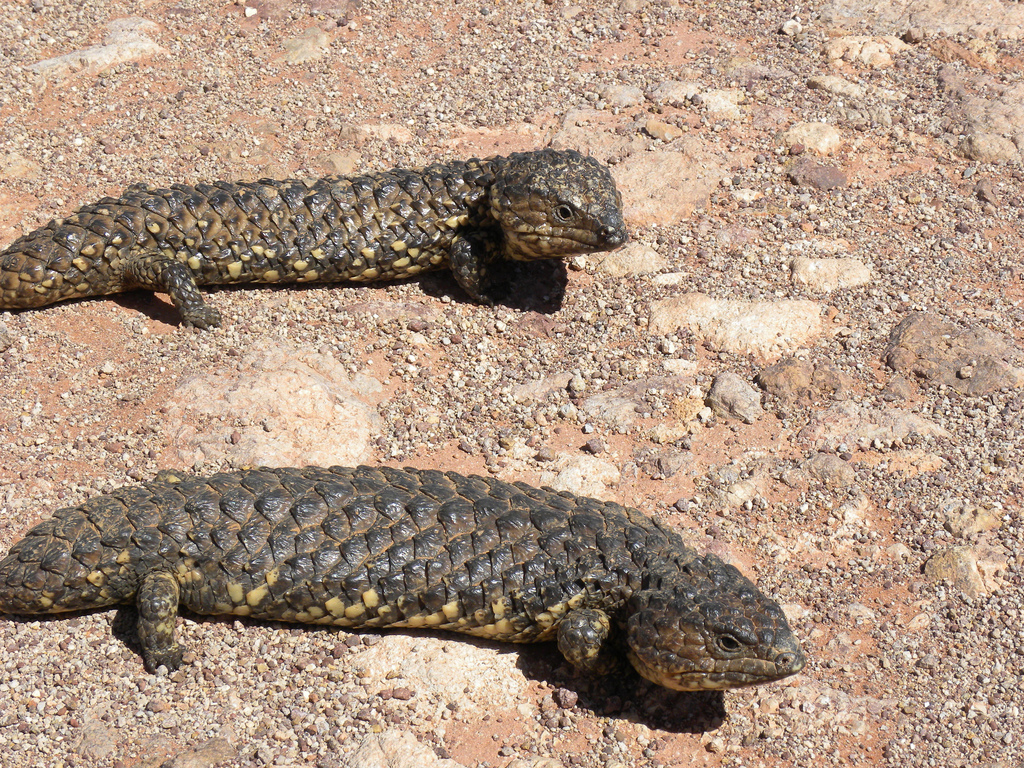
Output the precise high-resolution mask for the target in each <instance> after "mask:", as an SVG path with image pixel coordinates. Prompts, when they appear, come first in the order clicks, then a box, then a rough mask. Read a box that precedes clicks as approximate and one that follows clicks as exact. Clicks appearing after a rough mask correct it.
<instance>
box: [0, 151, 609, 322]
mask: <svg viewBox="0 0 1024 768" xmlns="http://www.w3.org/2000/svg"><path fill="white" fill-rule="evenodd" d="M626 239H627V234H626V229H625V225H624V224H623V221H622V200H621V197H620V195H619V192H618V190H617V189H616V187H615V182H614V181H613V180H612V177H611V174H610V173H609V172H608V169H607V167H605V166H604V165H602V164H601V163H599V162H598V161H597V160H595V159H593V158H592V157H586V156H584V155H581V154H579V153H578V152H575V151H573V150H565V151H556V150H553V149H544V150H538V151H535V152H522V153H513V154H511V155H509V156H508V157H491V158H488V159H486V160H479V159H475V158H474V159H472V160H467V161H465V162H451V163H446V164H440V163H438V164H434V165H429V166H426V167H425V168H418V169H413V170H404V169H400V168H395V169H393V170H390V171H385V172H382V173H371V174H366V175H363V176H328V177H325V178H322V179H318V180H300V179H289V180H285V181H275V180H272V179H262V180H260V181H255V182H246V183H241V182H239V183H236V182H227V181H219V182H215V183H213V184H198V185H196V186H194V187H193V186H187V185H184V184H173V185H172V186H171V187H170V189H162V188H158V187H153V186H149V185H146V184H136V185H134V186H131V187H129V188H128V189H127V190H125V192H124V193H123V194H122V195H121V196H120V197H118V198H113V197H105V198H103V199H102V200H100V201H99V202H97V203H94V204H92V205H86V206H83V207H81V208H79V209H78V210H77V211H76V212H75V213H74V214H72V215H71V216H69V217H68V218H67V219H64V220H63V221H60V222H58V221H51V222H50V223H49V224H47V225H46V226H45V227H42V228H41V229H37V230H36V231H34V232H32V233H30V234H28V235H25V236H23V237H21V238H19V239H18V240H16V241H15V242H14V243H12V244H11V245H10V246H9V247H8V248H7V249H6V250H5V251H3V252H2V253H0V309H18V308H24V307H40V306H44V305H47V304H53V303H54V302H57V301H63V300H65V299H72V298H78V297H83V296H100V295H105V294H111V293H120V292H121V291H127V290H131V289H133V288H144V289H148V290H152V291H161V292H165V293H167V294H168V295H169V296H170V299H171V301H172V302H173V303H174V305H175V306H176V307H177V308H178V311H179V312H180V313H181V318H182V320H183V322H184V323H185V325H191V326H195V327H197V328H212V327H216V326H218V325H220V322H221V317H220V314H219V313H218V312H217V310H216V309H214V308H213V307H210V306H208V305H206V304H205V303H204V302H203V298H202V296H201V295H200V293H199V290H198V288H197V286H201V285H224V284H229V283H251V282H256V283H291V282H298V283H315V282H319V283H324V282H338V281H361V282H369V281H377V280H395V279H399V278H404V277H409V276H411V275H415V274H418V273H420V272H423V271H426V270H431V269H441V268H444V267H449V268H450V269H451V270H452V272H453V273H454V275H455V279H456V280H457V281H458V283H459V285H460V286H462V288H463V289H464V290H465V291H466V293H468V294H469V295H470V296H471V297H472V298H473V299H475V300H476V301H480V302H484V303H487V302H488V293H489V290H490V289H491V288H492V286H491V285H490V284H489V282H488V270H487V268H488V265H489V264H492V263H493V262H495V261H497V260H501V259H511V260H516V261H530V260H534V259H550V258H560V257H564V256H570V255H573V254H580V253H591V252H594V251H603V250H609V249H612V248H615V247H617V246H619V245H622V243H624V242H625V241H626Z"/></svg>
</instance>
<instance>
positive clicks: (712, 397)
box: [707, 371, 764, 424]
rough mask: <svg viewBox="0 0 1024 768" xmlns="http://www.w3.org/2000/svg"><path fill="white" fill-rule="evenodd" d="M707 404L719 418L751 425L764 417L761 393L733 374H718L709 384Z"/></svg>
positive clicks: (728, 372)
mask: <svg viewBox="0 0 1024 768" xmlns="http://www.w3.org/2000/svg"><path fill="white" fill-rule="evenodd" d="M707 403H708V405H709V406H711V410H713V411H714V412H715V413H717V414H718V415H719V416H724V417H726V418H729V419H739V420H740V421H742V422H744V423H746V424H753V423H754V422H755V421H757V420H758V419H759V418H761V416H763V415H764V409H763V408H762V407H761V393H760V392H758V391H757V390H756V389H755V388H754V387H753V386H751V385H750V384H749V383H748V382H747V381H745V380H744V379H742V378H740V377H739V376H737V375H736V374H735V373H732V372H730V371H725V372H723V373H720V374H718V375H717V376H716V377H715V380H714V381H713V382H712V384H711V389H710V391H709V392H708V398H707Z"/></svg>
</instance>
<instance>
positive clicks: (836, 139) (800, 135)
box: [782, 123, 843, 155]
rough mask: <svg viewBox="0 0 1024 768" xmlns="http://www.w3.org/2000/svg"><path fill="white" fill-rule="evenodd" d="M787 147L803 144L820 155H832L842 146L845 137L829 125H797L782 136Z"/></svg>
mask: <svg viewBox="0 0 1024 768" xmlns="http://www.w3.org/2000/svg"><path fill="white" fill-rule="evenodd" d="M782 140H783V143H784V144H785V145H786V146H787V147H792V146H793V145H794V144H802V145H803V146H804V148H806V149H807V150H809V151H811V152H814V153H816V154H819V155H831V154H832V153H833V152H835V151H836V150H837V149H839V145H840V144H842V141H843V135H842V134H841V133H840V132H839V129H837V128H836V127H835V126H832V125H829V124H828V123H797V124H796V125H794V126H793V127H792V128H790V129H789V130H788V131H786V132H785V133H784V134H783V135H782Z"/></svg>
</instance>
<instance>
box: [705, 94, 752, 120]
mask: <svg viewBox="0 0 1024 768" xmlns="http://www.w3.org/2000/svg"><path fill="white" fill-rule="evenodd" d="M701 98H702V99H703V100H704V101H703V105H704V108H705V109H706V110H707V112H708V115H709V116H710V117H714V118H717V119H719V120H739V119H740V118H741V117H743V110H742V109H740V106H739V105H740V102H742V101H743V99H744V98H745V97H744V94H743V91H741V90H740V89H738V88H727V89H721V90H714V91H708V92H707V93H705V94H704V95H703V96H702V97H701Z"/></svg>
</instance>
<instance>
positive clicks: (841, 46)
mask: <svg viewBox="0 0 1024 768" xmlns="http://www.w3.org/2000/svg"><path fill="white" fill-rule="evenodd" d="M909 50H910V46H909V45H907V44H906V43H904V42H903V41H902V40H900V39H899V38H898V37H896V36H894V35H879V36H871V35H847V36H845V37H837V38H833V39H832V40H829V41H828V42H827V43H825V55H826V56H827V57H828V59H829V61H830V62H832V63H833V64H838V63H840V62H847V63H851V64H860V65H866V66H869V67H871V68H872V69H884V68H885V67H891V66H892V65H893V55H894V54H899V53H903V52H904V51H909Z"/></svg>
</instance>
